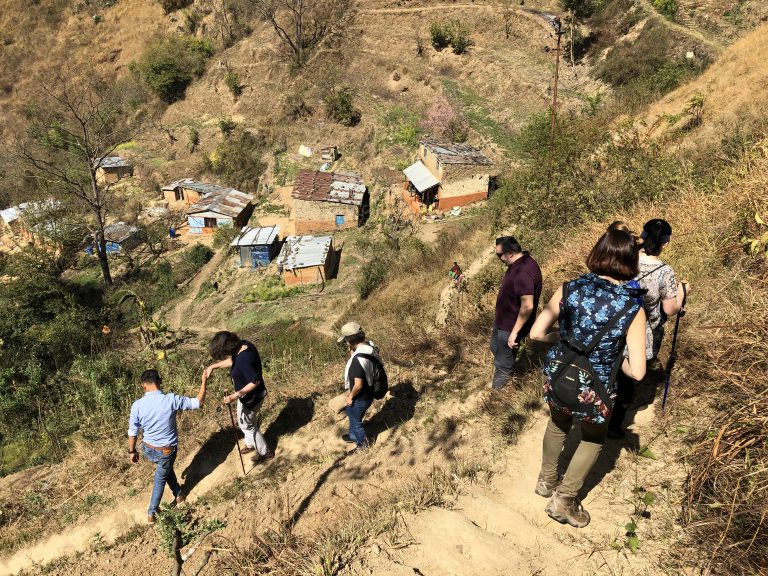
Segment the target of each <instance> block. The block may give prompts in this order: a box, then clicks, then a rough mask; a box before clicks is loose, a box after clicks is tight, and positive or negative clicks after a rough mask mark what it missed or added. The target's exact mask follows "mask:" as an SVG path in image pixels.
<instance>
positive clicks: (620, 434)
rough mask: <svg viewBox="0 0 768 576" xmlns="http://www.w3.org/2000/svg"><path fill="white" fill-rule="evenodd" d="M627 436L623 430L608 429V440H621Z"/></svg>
mask: <svg viewBox="0 0 768 576" xmlns="http://www.w3.org/2000/svg"><path fill="white" fill-rule="evenodd" d="M626 435H627V433H626V432H625V431H624V430H621V429H619V430H611V429H610V428H609V429H608V434H607V436H608V438H612V439H613V440H621V439H622V438H624V437H625V436H626Z"/></svg>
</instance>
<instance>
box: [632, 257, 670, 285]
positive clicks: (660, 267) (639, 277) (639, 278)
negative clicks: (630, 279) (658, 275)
mask: <svg viewBox="0 0 768 576" xmlns="http://www.w3.org/2000/svg"><path fill="white" fill-rule="evenodd" d="M666 265H667V263H666V262H664V263H663V264H662V265H661V266H656V268H654V269H653V270H651V271H650V272H646V273H645V274H643V275H642V276H638V277H637V278H635V280H637V281H638V282H639V281H640V280H642V279H643V278H645V277H646V276H650V275H651V274H653V273H654V272H656V270H661V269H662V268H664V266H666Z"/></svg>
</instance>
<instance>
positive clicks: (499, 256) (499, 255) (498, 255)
mask: <svg viewBox="0 0 768 576" xmlns="http://www.w3.org/2000/svg"><path fill="white" fill-rule="evenodd" d="M504 254H506V252H502V253H501V254H499V253H498V252H496V258H498V259H499V260H501V257H502V256H504Z"/></svg>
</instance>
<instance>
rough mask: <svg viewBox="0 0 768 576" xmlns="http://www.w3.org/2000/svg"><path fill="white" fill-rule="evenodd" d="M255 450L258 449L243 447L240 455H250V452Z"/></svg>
mask: <svg viewBox="0 0 768 576" xmlns="http://www.w3.org/2000/svg"><path fill="white" fill-rule="evenodd" d="M254 450H256V448H254V447H253V446H243V447H242V448H241V449H240V454H248V453H249V452H253V451H254Z"/></svg>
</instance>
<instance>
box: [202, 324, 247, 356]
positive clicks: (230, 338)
mask: <svg viewBox="0 0 768 576" xmlns="http://www.w3.org/2000/svg"><path fill="white" fill-rule="evenodd" d="M242 343H243V341H242V340H241V339H240V337H239V336H238V335H237V334H235V333H234V332H226V331H224V330H222V331H221V332H216V334H214V335H213V338H211V343H210V344H208V352H209V353H210V354H211V358H213V359H214V360H224V359H226V358H231V357H232V356H234V355H235V354H236V353H237V351H238V350H239V349H240V346H242Z"/></svg>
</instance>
